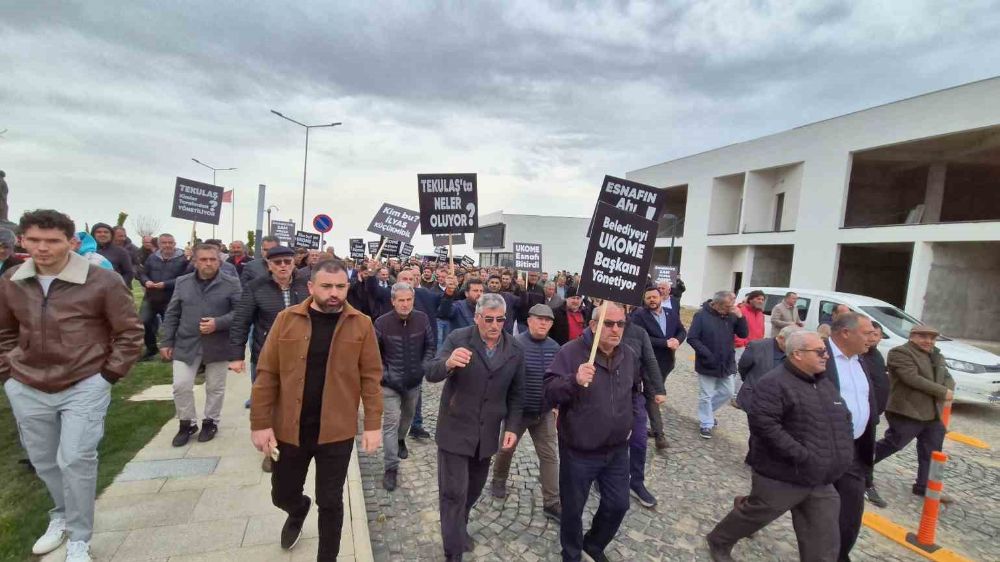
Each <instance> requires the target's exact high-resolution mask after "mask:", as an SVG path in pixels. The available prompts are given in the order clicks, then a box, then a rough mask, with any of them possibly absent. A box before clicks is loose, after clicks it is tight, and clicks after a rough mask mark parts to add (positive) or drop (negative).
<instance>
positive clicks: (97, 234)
mask: <svg viewBox="0 0 1000 562" xmlns="http://www.w3.org/2000/svg"><path fill="white" fill-rule="evenodd" d="M90 235H91V236H93V237H94V239H95V240H97V253H99V254H101V255H102V256H104V257H106V258H108V261H109V262H111V266H112V268H113V269H114V270H115V271H116V272H117V273H118V275H121V276H122V279H123V280H124V281H125V286H126V287H128V288H130V289H131V288H132V280H133V279H135V271H134V270H133V269H132V255H131V254H129V253H128V251H127V250H125V248H122V247H121V246H116V245H115V244H114V229H113V228H111V225H109V224H107V223H103V222H99V223H97V224H95V225H94V226H93V227H92V228H91V229H90Z"/></svg>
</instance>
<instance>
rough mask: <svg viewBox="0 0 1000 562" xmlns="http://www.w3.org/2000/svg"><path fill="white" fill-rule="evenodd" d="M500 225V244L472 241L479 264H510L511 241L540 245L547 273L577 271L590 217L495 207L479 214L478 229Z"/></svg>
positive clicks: (511, 256)
mask: <svg viewBox="0 0 1000 562" xmlns="http://www.w3.org/2000/svg"><path fill="white" fill-rule="evenodd" d="M499 224H503V225H504V236H503V245H502V246H496V247H481V246H478V247H477V246H476V244H473V250H474V251H475V252H477V253H478V254H479V260H478V261H479V264H480V265H484V266H489V265H494V264H496V265H503V266H505V267H512V266H513V262H514V242H531V243H533V244H541V245H542V269H543V270H544V271H548V272H550V273H554V272H556V271H569V272H570V273H579V272H580V270H581V268H582V267H583V260H584V258H585V257H586V253H587V227H588V226H589V225H590V218H580V217H551V216H541V215H517V214H511V213H504V212H503V211H497V212H494V213H488V214H484V215H481V216H480V217H479V225H480V229H483V230H486V229H489V227H490V226H492V225H499Z"/></svg>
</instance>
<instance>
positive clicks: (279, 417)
mask: <svg viewBox="0 0 1000 562" xmlns="http://www.w3.org/2000/svg"><path fill="white" fill-rule="evenodd" d="M18 246H21V247H23V249H24V250H25V251H26V253H27V255H28V258H27V259H24V260H22V259H21V258H20V257H18V255H17V254H16V253H15V250H16V249H18ZM260 253H261V255H260V256H256V257H254V256H251V255H249V252H248V249H247V247H246V245H245V244H243V243H242V242H240V241H232V242H230V243H229V244H224V243H223V242H222V241H220V240H206V241H196V242H194V243H192V244H189V245H187V247H185V248H183V249H181V248H179V247H178V243H177V240H176V239H175V238H174V237H173V236H171V235H170V234H160V235H159V236H157V237H152V236H143V238H142V240H141V245H140V246H138V247H137V246H134V245H133V244H132V243H131V241H130V240H129V238H128V235H127V232H126V231H125V229H124V228H121V227H111V226H109V225H108V224H105V223H97V224H95V225H94V227H93V228H92V229H91V230H90V232H89V233H87V232H77V231H76V228H75V225H74V223H73V221H72V220H71V219H70V218H69V217H68V216H66V215H65V214H63V213H60V212H58V211H52V210H39V211H31V212H28V213H25V214H24V215H23V216H22V217H21V219H20V223H19V229H18V232H17V233H14V232H10V231H5V230H2V229H0V268H2V269H0V272H2V279H0V380H3V382H4V389H5V391H6V393H7V396H8V398H9V400H10V402H11V406H12V409H13V412H14V415H15V416H16V418H17V421H18V427H19V429H20V433H21V440H22V444H23V446H24V448H25V450H26V451H27V454H28V458H29V460H30V462H31V464H32V466H33V467H34V469H35V470H36V472H37V473H38V476H39V477H40V478H41V480H42V481H43V482H44V483H45V485H46V487H47V488H48V490H49V493H50V495H51V497H52V500H53V502H54V504H55V505H54V508H53V510H52V511H51V513H50V524H49V527H48V529H47V530H46V532H45V534H44V535H43V536H42V537H40V538H39V539H38V541H37V542H36V543H35V545H34V547H33V552H34V553H35V554H44V553H46V552H50V551H52V550H54V549H55V548H57V547H59V546H60V545H61V544H62V542H63V541H64V540H66V539H67V538H68V541H69V542H68V547H67V560H71V561H73V562H77V561H85V560H90V555H89V541H90V537H91V534H92V530H93V515H94V495H95V491H96V475H97V446H98V444H99V442H100V440H101V438H102V435H103V420H104V416H105V415H106V412H107V408H108V405H109V403H110V389H111V387H112V385H113V384H114V383H115V382H116V381H117V380H118V379H120V378H121V377H124V376H126V375H127V374H128V371H129V370H130V368H131V367H132V366H133V365H134V364H135V363H136V362H137V361H141V360H147V361H149V360H156V359H157V358H160V359H162V360H164V361H169V362H170V363H171V366H172V370H173V393H174V403H175V406H176V411H177V419H178V424H179V425H178V432H177V434H176V436H175V437H174V439H173V445H175V446H178V447H180V446H186V445H188V444H189V442H190V439H191V438H192V437H194V436H195V435H197V441H199V442H205V441H210V440H211V439H213V438H214V437H215V435H216V432H217V431H218V426H219V422H220V416H221V412H222V405H223V402H224V400H225V388H226V377H227V373H228V372H229V371H234V372H237V373H242V372H245V371H248V372H249V375H250V381H251V384H252V391H251V398H250V400H249V401H247V403H246V404H245V405H246V407H247V408H248V409H249V424H250V429H251V440H252V444H253V446H255V447H256V448H257V449H258V450H259V451H260V452H261V453H263V460H262V465H261V469H262V470H264V471H266V472H269V473H270V475H271V486H272V500H273V503H274V505H275V506H276V507H278V508H279V509H281V510H283V511H285V512H286V514H287V517H286V520H285V523H284V525H283V527H282V529H281V530H280V543H281V546H282V548H286V549H290V548H292V547H293V546H294V545H295V544H296V542H297V541H298V540H299V538H300V537H301V534H302V529H303V524H304V521H305V519H306V517H307V515H308V513H309V512H310V511H311V509H312V504H313V502H314V501H315V504H316V507H317V510H318V515H319V551H318V559H319V560H334V559H336V557H337V554H338V552H339V549H340V536H341V527H342V524H343V501H342V497H343V495H342V492H343V486H344V482H345V479H346V474H347V467H348V463H349V459H350V455H351V453H352V450H353V448H354V446H355V442H356V438H357V433H358V424H359V421H360V420H359V419H358V410H359V406H360V407H361V409H362V417H363V421H362V427H363V430H362V433H361V441H360V448H361V449H362V450H364V451H366V452H368V453H374V452H375V451H376V450H377V449H378V448H379V447H382V455H383V457H384V472H383V476H382V486H383V487H384V489H385V490H387V491H389V492H392V491H394V490H396V489H397V488H398V487H399V486H401V485H405V483H406V480H405V478H401V475H400V468H401V467H405V464H403V463H402V461H405V459H407V458H408V456H409V451H408V448H407V443H406V440H407V439H408V438H411V439H428V438H430V437H431V433H430V431H429V430H428V429H425V428H424V425H423V417H422V398H421V393H422V388H423V386H424V383H425V382H426V383H429V384H442V385H443V386H442V391H441V398H440V406H439V412H438V416H437V423H436V426H435V427H434V428H432V429H433V431H434V435H433V437H434V439H435V443H436V446H437V471H438V499H439V510H440V525H441V538H442V546H443V550H444V554H445V556H446V558H447V559H448V560H461V559H462V557H463V555H464V554H465V553H467V552H470V551H472V550H473V549H474V547H475V537H473V536H471V535H470V533H469V531H468V522H469V516H470V512H471V510H472V508H473V506H474V505H475V504H476V502H477V501H478V499H479V497H480V496H481V494H482V492H483V490H484V488H485V487H486V483H487V480H489V476H490V467H491V465H492V467H493V471H492V481H491V484H490V487H489V493H490V494H492V495H493V496H494V497H497V498H503V497H505V496H506V495H507V493H508V491H507V480H508V475H509V470H510V465H511V462H512V459H513V455H514V452H515V450H516V448H517V446H518V443H519V441H520V439H521V438H522V437H523V436H524V434H525V433H526V432H527V433H529V434H530V435H531V438H532V444H533V446H534V453H535V455H537V457H538V461H539V467H540V470H539V478H538V479H539V486H540V488H541V495H542V499H543V513H544V515H545V517H548V518H550V519H551V520H552V521H554V522H556V523H558V524H559V528H560V542H561V547H562V551H561V552H562V557H563V559H564V560H567V561H575V560H581V559H582V557H583V556H587V557H589V559H592V560H597V561H601V560H607V558H606V556H605V554H604V551H605V549H606V548H607V546H608V545H609V544H610V542H611V541H612V540H613V539H614V537H615V536H616V534H617V533H618V530H619V527H620V526H621V523H622V521H623V520H624V518H625V516H626V513H627V511H628V510H629V507H630V497H632V498H635V500H636V501H637V502H638V503H639V504H640V505H641V506H644V507H646V508H651V507H653V506H655V505H657V503H658V500H657V498H656V497H655V496H654V495H653V494H652V493H651V492H650V491H649V489H648V488H647V487H646V486H645V482H644V480H645V478H644V476H645V475H644V473H645V466H646V457H647V443H648V440H649V439H652V440H653V443H654V444H655V447H656V450H657V451H659V452H660V453H663V454H665V451H666V449H668V448H669V447H670V443H668V441H667V439H666V435H665V433H664V415H665V410H664V409H663V406H664V404H665V402H666V400H667V395H666V391H665V382H666V378H667V376H668V375H669V374H670V373H671V372H672V371H673V369H674V365H675V353H676V351H677V349H678V348H679V347H680V346H681V345H682V344H684V343H685V342H686V343H687V344H689V345H690V347H691V348H692V349H693V350H694V353H695V363H694V369H695V372H696V373H697V378H698V389H699V399H698V403H697V404H696V405H695V404H691V405H681V404H675V406H677V407H690V408H691V409H692V411H693V412H694V413H696V414H697V419H698V427H697V428H692V430H696V431H697V432H698V434H699V435H700V436H701V437H702V438H705V439H711V438H712V437H713V432H714V430H715V428H716V427H717V425H718V420H717V418H716V412H717V411H718V410H719V409H720V408H722V407H724V406H726V405H729V404H731V405H733V406H735V407H737V408H740V409H742V410H743V411H744V412H745V413H746V415H747V418H748V424H749V427H750V442H749V452H748V454H747V457H746V463H747V464H748V465H749V466H750V468H751V471H752V482H751V489H750V491H749V493H748V495H747V496H740V497H737V498H735V500H734V503H733V509H732V511H731V512H730V513H729V514H728V515H727V516H726V517H725V518H724V519H722V520H721V521H720V522H719V524H718V525H717V526H716V527H715V529H713V530H712V532H711V533H710V534H709V535H708V536H707V543H708V546H709V551H710V553H711V556H712V559H713V560H717V561H719V560H732V557H731V551H732V548H733V546H734V545H735V544H736V543H737V542H738V541H739V540H740V539H742V538H745V537H748V536H750V535H752V534H754V533H755V532H757V531H758V530H760V529H761V528H763V527H764V526H766V525H767V524H768V523H770V522H771V521H773V520H774V519H775V518H777V517H778V516H780V515H781V514H782V513H784V512H786V511H791V512H792V517H793V520H794V522H795V525H794V527H795V532H796V536H797V537H798V541H799V550H800V556H801V558H802V559H803V560H831V561H832V560H840V561H842V560H849V558H850V552H851V549H852V547H853V545H854V542H855V540H856V539H857V536H858V532H859V530H860V525H861V516H862V512H863V509H864V501H865V498H867V499H868V500H869V501H871V502H872V503H875V504H877V505H882V506H884V505H885V501H884V500H883V499H882V498H881V497H880V496H879V494H878V491H877V489H876V487H875V485H874V479H873V467H874V464H875V463H876V462H878V461H880V460H882V459H884V458H886V457H888V456H890V455H892V454H894V453H895V452H897V451H899V450H901V449H902V448H903V447H905V446H906V445H907V444H908V443H909V442H910V441H912V440H913V439H917V441H918V451H919V458H920V463H919V467H918V472H917V481H916V483H915V484H914V488H913V491H914V493H917V494H921V495H922V494H924V493H925V491H926V488H927V477H928V466H929V460H930V452H931V451H932V450H936V449H937V450H939V449H940V447H941V440H942V439H943V436H944V429H943V425H942V423H941V414H942V409H943V407H944V406H945V404H946V403H947V402H948V401H950V400H951V398H952V389H953V388H954V382H953V381H952V380H951V378H950V376H949V375H948V373H947V369H945V368H944V364H943V359H942V358H941V355H940V353H939V352H937V350H936V348H935V347H934V341H935V338H936V336H937V333H936V331H935V330H933V329H932V328H929V327H927V326H917V327H915V328H914V329H913V331H912V333H911V334H910V342H909V343H907V344H906V345H904V346H901V347H899V348H896V349H894V350H892V352H891V353H890V354H889V357H888V361H885V360H884V359H883V358H882V356H881V354H880V353H879V351H878V350H877V347H876V346H877V343H878V342H879V341H881V334H880V332H879V329H878V327H877V326H876V325H874V323H873V322H872V321H871V320H869V319H868V318H867V317H866V316H864V315H861V314H857V313H855V312H853V311H851V310H849V309H847V308H846V307H844V309H843V310H839V309H838V310H835V311H834V314H833V316H832V317H831V318H830V319H829V322H828V325H827V326H825V327H824V328H823V331H824V334H823V335H821V334H820V333H817V332H812V331H807V330H805V329H804V327H803V326H802V321H801V319H800V317H799V315H798V311H797V309H796V304H795V295H794V293H789V294H788V295H787V296H786V298H785V299H784V301H783V302H782V303H780V304H779V305H777V306H775V307H774V309H773V310H772V311H771V312H770V316H771V318H770V321H771V323H772V336H773V337H770V338H766V337H765V326H764V322H765V315H764V311H763V308H764V302H765V298H764V295H763V293H760V292H759V291H755V292H750V293H749V294H748V295H747V297H746V299H745V300H744V301H743V302H740V303H737V302H736V295H735V294H733V293H732V292H730V291H726V290H722V291H718V292H716V293H715V294H714V295H713V296H712V298H710V299H709V300H707V301H706V302H705V303H704V304H702V306H701V307H700V308H699V309H698V310H697V312H696V313H695V315H694V318H693V321H692V322H691V324H690V326H685V325H684V322H683V321H682V320H681V315H680V308H681V307H680V296H681V294H682V293H683V291H684V290H685V287H684V284H683V282H682V281H680V279H679V278H678V279H677V280H676V281H675V282H674V283H673V284H670V283H666V282H660V283H654V282H652V280H650V281H649V284H648V287H647V288H646V289H645V291H644V293H643V301H642V305H641V306H630V305H622V304H618V303H613V302H602V301H601V300H600V299H596V298H588V297H587V296H586V295H583V294H580V291H579V277H578V276H577V275H571V274H569V272H559V273H557V274H555V275H553V276H551V278H550V276H549V275H547V274H545V273H537V272H527V273H525V272H518V271H514V270H512V269H509V268H504V267H499V266H495V267H474V266H473V267H468V268H463V267H456V266H455V265H454V264H451V263H447V262H442V261H441V260H437V259H435V258H430V259H428V258H420V257H412V258H402V259H399V258H390V259H386V260H381V259H379V260H376V259H367V260H356V261H355V260H351V259H340V258H338V257H337V256H335V255H334V254H333V252H332V251H319V250H303V249H292V248H288V247H286V246H282V245H281V244H280V242H279V241H278V240H277V239H276V238H273V237H264V238H263V239H262V240H261V252H260ZM133 280H134V282H135V283H136V284H137V285H138V286H140V287H141V288H142V291H143V297H142V302H141V304H140V305H139V306H137V305H136V303H135V302H134V300H133V297H132V291H131V288H132V287H133ZM123 281H124V282H123ZM602 311H603V314H602ZM599 322H603V324H602V325H600V326H598V323H599ZM247 359H249V365H247V363H246V361H247ZM199 373H203V374H204V380H205V385H204V386H205V394H206V401H205V406H204V411H203V412H202V415H201V419H200V421H199V416H198V413H197V411H196V407H195V401H194V381H195V377H196V376H197V375H198V374H199ZM883 412H885V415H886V419H887V420H888V424H889V429H888V431H887V432H886V433H885V438H884V439H882V440H880V441H877V442H876V439H875V437H876V435H875V427H876V424H877V423H878V422H879V419H880V416H881V414H882V413H883ZM314 460H315V464H316V488H315V494H314V495H315V499H313V498H311V497H309V496H307V495H306V494H305V493H304V483H305V479H306V474H307V472H308V469H309V466H310V464H311V463H312V462H313V461H314ZM591 494H597V495H598V496H599V507H598V509H597V512H596V514H595V515H594V517H593V519H592V520H591V522H590V525H589V528H586V529H585V525H584V522H583V515H584V505H585V503H586V502H587V499H588V498H589V497H590V496H591Z"/></svg>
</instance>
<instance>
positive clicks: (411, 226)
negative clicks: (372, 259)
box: [368, 203, 420, 251]
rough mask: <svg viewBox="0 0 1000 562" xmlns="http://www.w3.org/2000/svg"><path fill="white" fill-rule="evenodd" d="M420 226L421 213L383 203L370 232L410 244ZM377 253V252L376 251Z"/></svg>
mask: <svg viewBox="0 0 1000 562" xmlns="http://www.w3.org/2000/svg"><path fill="white" fill-rule="evenodd" d="M419 225H420V213H417V212H416V211H411V210H409V209H404V208H402V207H397V206H395V205H390V204H388V203H383V204H382V208H381V209H379V210H378V212H377V213H375V218H373V219H372V222H371V224H369V225H368V232H373V233H375V234H381V235H382V236H385V237H386V238H389V239H391V240H399V241H400V242H409V241H411V240H413V235H414V234H416V232H417V226H419ZM376 251H377V250H376Z"/></svg>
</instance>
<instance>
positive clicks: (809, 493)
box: [706, 331, 854, 562]
mask: <svg viewBox="0 0 1000 562" xmlns="http://www.w3.org/2000/svg"><path fill="white" fill-rule="evenodd" d="M785 353H786V358H785V360H784V361H782V362H781V363H780V364H779V365H778V366H777V367H775V368H774V369H773V370H772V371H771V372H769V373H768V374H766V375H764V376H763V377H762V378H761V379H760V380H759V381H758V382H757V384H756V385H755V386H754V392H753V395H752V396H753V398H752V399H751V407H750V409H748V410H747V415H748V417H749V420H750V439H751V441H752V442H753V446H752V447H751V448H750V466H751V467H752V469H753V474H752V476H751V487H750V495H749V496H743V497H739V498H737V499H736V501H735V502H734V507H733V510H732V511H730V512H729V514H728V515H726V517H725V518H724V519H723V520H722V521H720V522H719V524H718V525H716V526H715V528H714V529H712V532H711V533H709V534H708V536H707V537H706V539H707V541H708V547H709V553H710V555H711V557H712V560H713V561H715V562H723V561H725V562H729V561H732V560H733V557H732V555H731V554H730V553H731V551H732V549H733V546H734V545H735V544H736V542H737V541H739V540H740V539H743V538H746V537H748V536H750V535H752V534H754V533H756V532H757V531H759V530H761V529H762V528H764V527H765V526H767V525H768V524H769V523H771V521H774V520H775V519H777V518H778V517H780V516H781V515H782V514H784V513H785V512H786V511H791V512H792V523H793V525H794V527H795V537H796V539H797V540H798V544H799V558H800V559H801V560H810V561H826V562H834V561H836V560H838V553H839V551H840V533H839V530H838V525H837V520H838V517H839V514H840V509H839V505H840V498H839V494H838V493H837V489H836V488H835V487H834V482H836V481H837V479H838V478H839V477H840V476H841V474H843V473H844V471H846V470H847V469H848V468H849V467H850V466H851V459H852V458H853V457H854V438H853V436H852V434H851V432H852V426H851V414H850V411H849V410H848V408H847V406H846V405H845V404H844V400H843V398H841V396H840V392H838V391H837V388H836V386H834V384H833V382H832V381H831V380H830V378H829V377H828V375H827V369H828V365H829V363H830V362H832V359H830V358H829V356H828V353H827V349H826V347H825V346H824V345H823V340H822V339H820V337H819V334H817V333H815V332H807V331H798V332H794V333H792V334H791V335H789V336H788V337H787V338H786V340H785Z"/></svg>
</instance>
